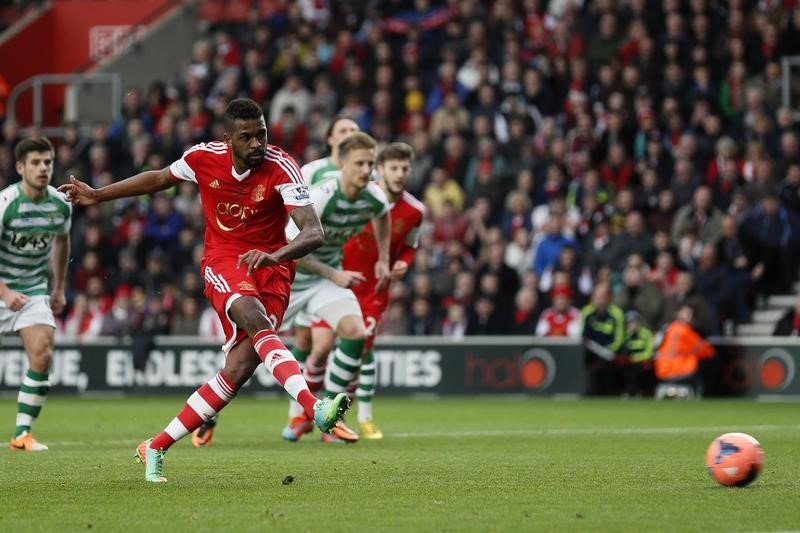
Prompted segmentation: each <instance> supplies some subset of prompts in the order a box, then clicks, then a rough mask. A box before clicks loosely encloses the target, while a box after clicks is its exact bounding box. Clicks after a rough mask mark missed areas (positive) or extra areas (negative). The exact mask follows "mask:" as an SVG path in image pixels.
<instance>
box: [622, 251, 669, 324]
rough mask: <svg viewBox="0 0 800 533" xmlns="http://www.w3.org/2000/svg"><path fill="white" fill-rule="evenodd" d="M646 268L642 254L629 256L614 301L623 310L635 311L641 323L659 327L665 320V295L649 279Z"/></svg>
mask: <svg viewBox="0 0 800 533" xmlns="http://www.w3.org/2000/svg"><path fill="white" fill-rule="evenodd" d="M645 269H646V266H645V262H644V260H643V259H642V257H641V256H640V255H636V254H633V255H631V256H629V257H628V264H627V266H626V267H625V270H624V271H623V273H622V289H621V290H620V291H619V292H618V293H617V295H616V296H615V297H614V303H615V304H616V305H617V306H619V307H620V308H621V309H622V310H623V311H635V312H636V314H637V317H638V320H639V322H640V323H641V324H640V325H643V326H650V327H651V328H653V329H657V328H659V327H661V324H662V323H663V320H664V318H663V311H664V297H663V296H662V294H661V292H660V291H659V290H658V289H657V288H656V286H655V285H653V284H652V283H650V282H649V281H647V277H646V274H645Z"/></svg>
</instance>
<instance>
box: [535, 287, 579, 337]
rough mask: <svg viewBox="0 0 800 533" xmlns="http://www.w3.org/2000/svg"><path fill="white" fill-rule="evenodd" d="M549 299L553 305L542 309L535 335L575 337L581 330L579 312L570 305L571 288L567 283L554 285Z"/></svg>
mask: <svg viewBox="0 0 800 533" xmlns="http://www.w3.org/2000/svg"><path fill="white" fill-rule="evenodd" d="M551 299H552V302H553V306H552V307H549V308H547V309H545V310H544V311H542V314H541V316H540V317H539V322H538V323H537V324H536V335H538V336H539V337H570V338H573V339H577V338H578V337H579V336H580V331H581V312H580V311H579V310H578V309H576V308H575V307H573V306H572V289H570V287H569V285H556V286H555V287H553V291H552V294H551Z"/></svg>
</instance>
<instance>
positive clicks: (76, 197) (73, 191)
mask: <svg viewBox="0 0 800 533" xmlns="http://www.w3.org/2000/svg"><path fill="white" fill-rule="evenodd" d="M177 184H178V182H177V181H176V180H175V179H174V178H173V177H172V173H171V172H170V171H169V167H165V168H162V169H161V170H148V171H146V172H142V173H140V174H136V175H135V176H131V177H130V178H127V179H124V180H122V181H118V182H115V183H112V184H111V185H106V186H105V187H100V188H99V189H93V188H92V187H91V186H89V185H88V184H86V183H84V182H82V181H79V180H77V179H75V176H70V177H69V183H65V184H64V185H62V186H61V187H59V188H58V190H59V192H62V193H64V195H65V196H66V197H67V201H69V202H71V203H72V204H73V205H94V204H99V203H101V202H107V201H109V200H116V199H117V198H128V197H131V196H141V195H143V194H150V193H154V192H157V191H163V190H164V189H169V188H170V187H174V186H175V185H177Z"/></svg>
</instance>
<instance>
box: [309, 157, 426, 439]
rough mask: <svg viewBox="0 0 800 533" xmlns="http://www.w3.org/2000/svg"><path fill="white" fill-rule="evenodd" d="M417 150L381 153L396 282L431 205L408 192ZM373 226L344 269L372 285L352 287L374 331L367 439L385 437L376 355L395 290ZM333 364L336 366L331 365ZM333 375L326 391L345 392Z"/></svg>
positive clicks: (364, 384)
mask: <svg viewBox="0 0 800 533" xmlns="http://www.w3.org/2000/svg"><path fill="white" fill-rule="evenodd" d="M413 159H414V149H413V148H411V146H409V145H407V144H406V143H399V142H397V143H392V144H390V145H388V146H387V147H385V148H384V149H383V150H381V152H380V153H379V154H378V159H377V169H378V184H379V185H380V187H381V189H383V192H385V193H386V196H387V198H388V199H389V203H390V205H391V211H390V216H391V219H392V233H391V244H390V248H389V257H390V264H391V267H392V270H391V276H392V279H400V278H402V277H403V276H404V275H405V274H406V272H408V268H409V266H410V265H411V263H412V262H413V260H414V253H415V252H416V248H417V244H418V242H417V241H418V236H419V228H420V224H421V223H422V219H423V217H424V216H425V206H424V205H423V204H422V202H420V201H419V200H417V199H416V198H414V196H412V195H411V193H409V192H408V191H406V190H405V188H406V184H407V183H408V178H409V176H410V175H411V164H412V162H413ZM374 233H375V232H374V229H373V227H372V224H368V225H367V226H366V227H365V228H364V230H363V231H362V232H361V233H359V234H358V235H356V236H355V237H353V238H352V239H350V240H349V241H347V243H346V244H345V246H344V257H343V260H342V267H343V268H344V269H345V270H354V271H357V272H361V273H362V274H364V277H365V278H366V281H363V282H361V283H359V284H357V285H354V286H353V287H352V291H353V292H354V293H355V295H356V297H357V298H358V303H359V305H360V306H361V312H362V314H363V315H364V322H365V323H366V326H367V331H368V332H369V337H368V338H367V343H366V345H365V347H364V351H365V352H364V356H363V359H362V363H361V372H360V374H359V378H358V388H357V389H356V398H357V399H358V425H359V432H360V434H361V437H362V438H365V439H381V438H383V433H382V432H381V430H380V429H379V428H378V426H376V425H375V422H374V421H373V417H372V397H373V396H374V395H375V378H376V374H375V354H374V350H373V344H374V342H375V333H376V330H377V327H378V324H379V323H380V320H381V317H382V316H383V313H384V312H385V311H386V309H387V308H388V307H389V286H388V284H386V285H385V286H384V287H383V288H382V289H380V290H378V289H377V284H378V281H377V279H376V278H375V274H374V271H375V268H374V266H373V265H374V264H375V261H377V259H378V249H377V245H376V241H375V234H374ZM328 364H329V365H330V364H333V363H331V362H328ZM329 377H330V372H328V373H327V376H326V383H325V387H326V389H328V390H329V391H334V392H337V391H340V389H339V388H336V384H335V383H330V379H328V378H329Z"/></svg>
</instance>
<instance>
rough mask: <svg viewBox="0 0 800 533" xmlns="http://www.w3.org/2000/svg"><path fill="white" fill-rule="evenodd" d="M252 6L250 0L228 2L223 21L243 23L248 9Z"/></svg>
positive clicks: (231, 0)
mask: <svg viewBox="0 0 800 533" xmlns="http://www.w3.org/2000/svg"><path fill="white" fill-rule="evenodd" d="M252 6H253V1H252V0H228V5H227V6H226V9H225V20H226V21H228V22H244V21H245V20H247V15H248V13H249V12H250V8H251V7H252Z"/></svg>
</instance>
